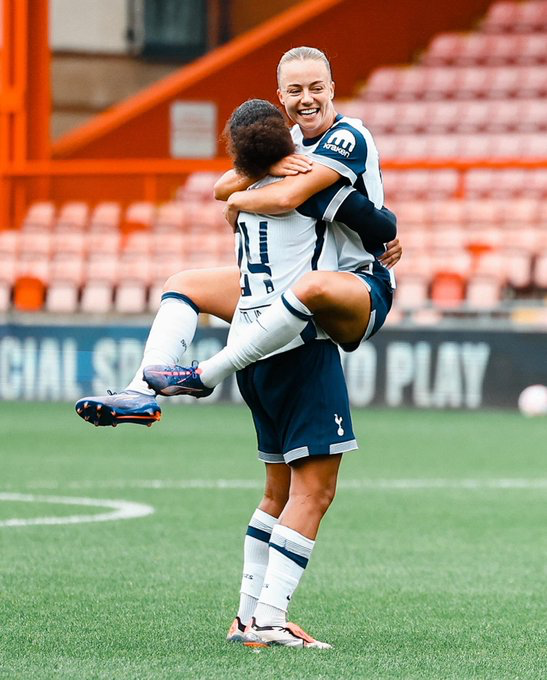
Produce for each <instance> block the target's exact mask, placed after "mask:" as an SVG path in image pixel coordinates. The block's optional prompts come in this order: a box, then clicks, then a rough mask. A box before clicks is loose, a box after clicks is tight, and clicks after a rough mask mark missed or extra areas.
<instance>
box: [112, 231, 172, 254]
mask: <svg viewBox="0 0 547 680" xmlns="http://www.w3.org/2000/svg"><path fill="white" fill-rule="evenodd" d="M154 240H155V239H154V236H153V235H152V233H151V232H149V231H132V232H129V233H128V234H127V235H126V236H125V238H124V239H123V241H122V252H123V253H124V254H132V255H148V254H149V253H150V252H151V250H152V243H153V242H154ZM169 241H171V237H170V238H169Z"/></svg>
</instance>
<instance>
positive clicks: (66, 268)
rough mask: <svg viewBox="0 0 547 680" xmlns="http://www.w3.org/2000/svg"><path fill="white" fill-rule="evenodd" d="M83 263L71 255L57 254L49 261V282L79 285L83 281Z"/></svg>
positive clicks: (80, 259)
mask: <svg viewBox="0 0 547 680" xmlns="http://www.w3.org/2000/svg"><path fill="white" fill-rule="evenodd" d="M84 271H85V261H84V259H83V258H81V257H77V256H75V254H73V253H57V254H56V255H55V256H54V257H53V258H52V259H51V261H50V266H49V274H50V278H51V281H62V282H64V283H72V284H75V285H78V286H79V285H80V284H81V282H82V281H83V277H84Z"/></svg>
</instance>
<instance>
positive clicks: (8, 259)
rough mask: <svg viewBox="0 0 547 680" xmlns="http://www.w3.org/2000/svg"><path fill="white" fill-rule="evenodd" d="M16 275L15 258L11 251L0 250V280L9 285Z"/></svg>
mask: <svg viewBox="0 0 547 680" xmlns="http://www.w3.org/2000/svg"><path fill="white" fill-rule="evenodd" d="M16 275H17V259H16V256H15V255H13V254H12V253H3V252H2V251H1V250H0V281H2V282H4V283H7V284H8V285H9V286H11V285H12V283H13V282H14V280H15V276H16Z"/></svg>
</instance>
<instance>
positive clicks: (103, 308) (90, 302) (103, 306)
mask: <svg viewBox="0 0 547 680" xmlns="http://www.w3.org/2000/svg"><path fill="white" fill-rule="evenodd" d="M112 306H113V286H112V283H110V282H108V281H88V282H87V283H86V284H85V286H84V287H83V290H82V299H81V302H80V311H82V312H84V313H86V314H108V313H109V312H111V311H112Z"/></svg>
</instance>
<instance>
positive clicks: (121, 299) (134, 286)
mask: <svg viewBox="0 0 547 680" xmlns="http://www.w3.org/2000/svg"><path fill="white" fill-rule="evenodd" d="M146 298H147V290H146V286H145V285H144V283H142V282H140V281H128V282H126V283H120V284H119V285H118V287H117V288H116V292H115V294H114V311H116V312H118V313H119V314H143V313H144V312H146V309H147V307H146V303H147V299H146Z"/></svg>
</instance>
